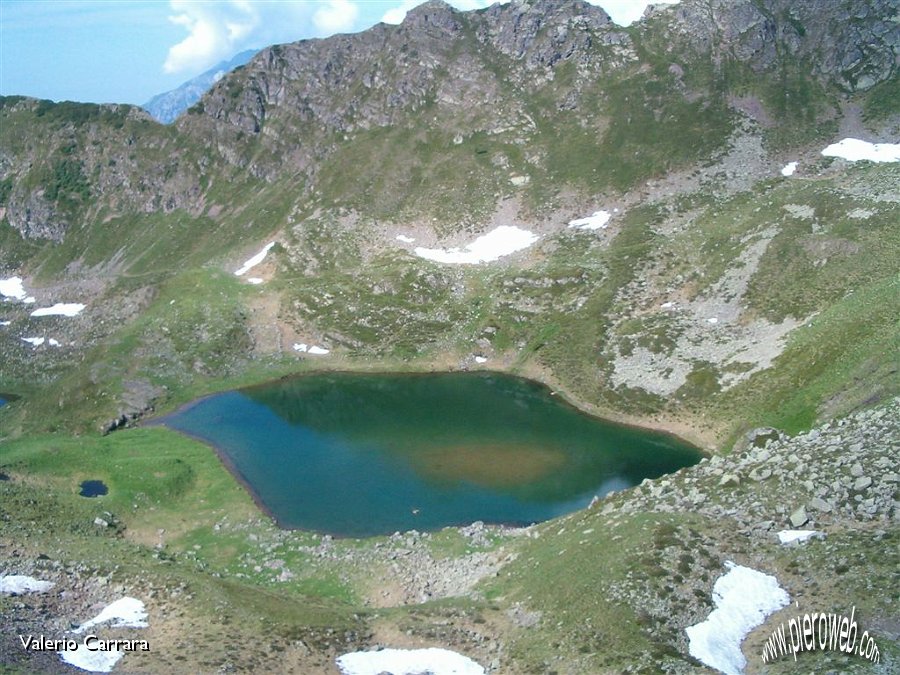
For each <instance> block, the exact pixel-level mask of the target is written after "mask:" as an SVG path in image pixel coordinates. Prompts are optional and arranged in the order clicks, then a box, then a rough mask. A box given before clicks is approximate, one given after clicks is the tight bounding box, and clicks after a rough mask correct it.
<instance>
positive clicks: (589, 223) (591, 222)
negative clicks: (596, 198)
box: [569, 211, 612, 230]
mask: <svg viewBox="0 0 900 675" xmlns="http://www.w3.org/2000/svg"><path fill="white" fill-rule="evenodd" d="M611 217H612V214H610V212H609V211H594V213H592V214H591V215H589V216H588V217H587V218H578V219H576V220H570V221H569V227H577V228H578V229H579V230H605V229H606V226H607V224H608V223H609V219H610V218H611Z"/></svg>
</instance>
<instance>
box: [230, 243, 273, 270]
mask: <svg viewBox="0 0 900 675" xmlns="http://www.w3.org/2000/svg"><path fill="white" fill-rule="evenodd" d="M274 245H275V242H274V241H271V242H269V243H268V244H266V245H265V247H264V248H263V250H262V251H260V252H259V253H257V254H256V255H255V256H253V257H252V258H250V259H249V260H247V262H245V263H244V265H243V266H242V267H241V268H240V269H239V270H237V271H236V272H235V273H234V274H235V276H238V277H242V276H244V275H245V274H246V273H247V272H249V271H250V270H251V269H252V268H254V267H256V266H257V265H259V263H261V262H262V261H263V260H265V259H266V256H267V255H268V254H269V251H271V250H272V247H273V246H274Z"/></svg>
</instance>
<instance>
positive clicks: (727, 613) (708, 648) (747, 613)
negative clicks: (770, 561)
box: [686, 560, 791, 675]
mask: <svg viewBox="0 0 900 675" xmlns="http://www.w3.org/2000/svg"><path fill="white" fill-rule="evenodd" d="M725 566H726V567H728V568H729V571H728V572H727V573H726V574H724V575H722V576H721V577H719V578H718V580H716V583H715V585H714V586H713V604H714V605H715V607H716V608H715V609H714V610H713V611H712V612H711V613H710V615H709V616H708V617H707V619H706V621H703V622H701V623H698V624H695V625H693V626H688V627H687V629H686V632H687V636H688V651H689V652H690V654H691V656H693V657H694V658H697V659H699V660H700V661H702V662H703V663H705V664H706V665H707V666H709V667H711V668H715V669H716V670H719V671H721V672H723V673H726V675H739V674H740V673H742V672H743V670H744V666H746V665H747V659H745V658H744V654H743V653H742V652H741V642H743V641H744V638H745V637H747V635H748V634H749V633H750V631H751V630H753V629H754V628H756V627H757V626H759V625H760V624H761V623H762V622H763V621H765V619H766V617H767V616H769V614H771V613H772V612H775V611H777V610H779V609H781V608H782V607H785V606H786V605H788V604H789V603H790V601H791V599H790V597H789V596H788V594H787V592H786V591H785V590H784V589H783V588H781V586H779V585H778V579H776V578H775V577H773V576H771V575H769V574H763V573H762V572H757V571H756V570H754V569H750V568H749V567H743V566H741V565H736V564H735V563H733V562H731V561H730V560H729V561H727V562H726V563H725Z"/></svg>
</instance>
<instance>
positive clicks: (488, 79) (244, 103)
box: [183, 0, 636, 177]
mask: <svg viewBox="0 0 900 675" xmlns="http://www.w3.org/2000/svg"><path fill="white" fill-rule="evenodd" d="M603 46H610V47H615V48H616V49H617V50H618V52H617V54H616V55H613V54H612V52H611V51H609V50H606V51H604V50H603V49H601V47H603ZM635 59H636V55H635V54H634V51H633V49H631V45H630V40H629V38H628V36H627V34H626V33H625V32H623V31H621V30H619V29H618V28H617V27H616V26H614V25H613V24H611V23H610V21H609V17H608V16H607V15H606V13H605V12H604V11H603V10H602V9H600V8H598V7H595V6H592V5H589V4H587V3H584V2H580V1H578V2H561V1H560V0H540V1H539V2H536V3H533V4H532V3H522V2H517V3H510V4H508V5H502V6H501V5H495V6H493V7H491V8H489V9H488V10H485V11H481V12H459V11H457V10H455V9H453V8H452V7H450V6H449V5H447V4H446V3H444V2H440V1H439V0H435V1H432V2H427V3H425V4H423V5H420V6H418V7H416V8H415V9H413V10H411V11H410V12H409V14H408V15H407V17H406V20H405V21H404V22H403V24H402V25H400V26H386V25H383V24H379V25H377V26H375V27H373V28H372V29H370V30H368V31H366V32H364V33H361V34H358V35H351V36H334V37H332V38H328V39H325V40H307V41H302V42H298V43H293V44H289V45H278V46H275V47H271V48H269V49H266V50H264V51H263V52H262V53H261V54H259V55H258V56H257V57H256V58H255V59H254V60H253V61H252V62H251V63H250V64H248V66H247V67H246V68H245V69H243V70H242V71H241V72H240V73H235V74H234V75H233V76H232V77H229V78H227V79H226V80H225V81H223V82H221V83H219V84H218V85H217V86H216V87H214V88H213V89H212V90H211V91H210V93H209V94H208V95H207V96H206V98H205V99H204V101H203V110H204V113H205V115H206V116H208V117H210V118H212V119H213V120H215V121H216V122H218V123H221V122H224V123H226V124H227V125H229V126H231V127H233V128H234V129H236V130H238V131H240V132H244V133H245V134H253V135H258V136H260V138H261V141H260V142H261V143H263V144H264V145H269V146H272V147H273V149H274V148H280V150H279V151H278V152H277V153H276V154H278V155H279V157H281V158H285V157H286V156H287V157H289V158H291V160H292V161H293V163H294V165H295V166H298V167H302V166H306V165H308V164H309V163H310V162H311V160H312V158H313V157H315V156H316V155H317V154H318V153H321V152H323V151H324V152H327V147H325V145H326V141H325V140H324V138H323V137H325V136H328V135H329V134H346V133H352V132H354V131H357V130H366V129H373V128H379V127H387V126H400V127H408V126H412V125H418V124H421V123H422V121H423V119H422V114H423V112H424V110H425V109H426V108H427V109H428V112H429V115H430V116H432V117H436V118H438V119H440V120H441V121H442V123H449V124H456V125H458V126H460V127H464V128H465V130H466V131H468V132H477V131H480V130H485V131H486V130H491V129H494V128H496V127H498V126H501V122H502V120H503V119H504V118H508V117H510V116H515V115H517V114H519V113H521V112H522V111H523V110H524V107H525V106H524V102H523V101H522V100H521V98H522V93H523V92H525V91H528V92H535V91H537V90H539V89H540V88H541V87H542V86H543V85H544V84H546V83H547V82H549V81H552V80H553V78H554V70H555V69H556V68H558V67H559V66H561V65H562V64H564V63H569V62H571V63H573V64H575V65H577V67H578V68H579V70H580V71H583V75H584V76H587V75H588V74H590V75H591V76H592V77H597V76H599V75H600V74H601V73H603V72H604V71H605V70H611V69H613V68H616V67H620V66H621V65H623V64H624V63H627V62H630V61H633V60H635ZM190 117H191V116H189V117H188V118H187V119H185V120H184V122H183V124H184V126H185V127H186V128H192V127H196V126H198V125H202V123H198V121H197V120H194V119H190ZM426 124H427V122H426ZM217 126H220V125H217ZM282 130H284V131H288V132H290V136H289V137H282ZM297 131H300V132H301V133H303V134H304V139H305V140H307V141H308V143H307V144H306V147H304V148H301V149H299V152H298V148H297V147H296V145H297V144H296V143H295V142H293V140H294V139H295V138H296V132H297ZM275 169H276V167H274V166H273V167H270V168H269V169H264V170H263V173H264V174H266V175H267V176H269V177H271V172H272V171H274V170H275Z"/></svg>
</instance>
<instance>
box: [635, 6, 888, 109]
mask: <svg viewBox="0 0 900 675" xmlns="http://www.w3.org/2000/svg"><path fill="white" fill-rule="evenodd" d="M896 19H897V7H896V3H893V2H891V0H852V1H851V2H820V1H818V0H801V1H799V2H797V1H794V0H766V1H765V2H757V1H754V0H711V1H707V0H703V1H702V2H700V1H697V0H693V1H692V0H685V1H684V2H681V3H679V4H678V5H677V6H675V7H673V8H672V9H671V10H670V11H665V12H658V13H656V14H654V15H653V16H652V17H651V20H650V21H648V22H647V24H646V26H645V29H646V30H657V31H658V30H660V25H661V24H667V25H668V31H669V32H670V33H671V38H672V43H671V44H672V48H673V51H674V50H677V49H693V50H696V51H697V52H698V53H704V54H711V55H712V56H713V58H714V60H715V61H717V62H718V63H722V62H723V61H726V60H731V61H735V62H739V63H742V64H747V65H749V66H750V67H751V68H752V69H753V70H755V71H757V72H762V71H774V70H778V69H780V68H784V67H785V66H788V65H790V63H791V62H792V61H803V62H805V63H807V64H808V65H809V66H810V68H811V70H812V72H813V73H815V74H816V75H817V76H818V77H819V78H820V79H821V80H822V81H823V82H824V83H826V84H834V85H837V86H839V87H840V88H842V89H844V90H845V91H849V92H853V91H865V90H867V89H870V88H871V87H873V86H874V85H876V84H878V83H879V82H884V81H886V80H888V79H890V78H891V77H893V76H895V75H896V73H897V68H898V52H900V24H898V23H897V20H896Z"/></svg>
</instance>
